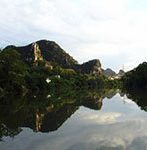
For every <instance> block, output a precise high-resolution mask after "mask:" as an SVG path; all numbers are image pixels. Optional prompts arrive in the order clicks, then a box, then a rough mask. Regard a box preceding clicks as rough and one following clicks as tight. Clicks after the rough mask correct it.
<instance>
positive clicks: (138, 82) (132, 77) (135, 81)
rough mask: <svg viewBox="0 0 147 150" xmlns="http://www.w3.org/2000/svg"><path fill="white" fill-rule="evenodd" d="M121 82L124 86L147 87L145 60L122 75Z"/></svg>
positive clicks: (146, 63)
mask: <svg viewBox="0 0 147 150" xmlns="http://www.w3.org/2000/svg"><path fill="white" fill-rule="evenodd" d="M122 83H123V86H124V87H125V88H147V62H144V63H142V64H140V65H139V66H138V67H137V68H135V69H133V70H131V71H129V72H127V73H126V74H125V75H124V76H123V77H122Z"/></svg>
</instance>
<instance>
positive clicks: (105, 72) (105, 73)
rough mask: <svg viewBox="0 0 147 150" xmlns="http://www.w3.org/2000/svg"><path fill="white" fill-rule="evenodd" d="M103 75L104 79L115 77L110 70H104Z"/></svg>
mask: <svg viewBox="0 0 147 150" xmlns="http://www.w3.org/2000/svg"><path fill="white" fill-rule="evenodd" d="M103 73H104V75H105V76H106V77H114V76H116V73H115V72H114V71H113V70H112V69H110V68H107V69H106V70H104V71H103Z"/></svg>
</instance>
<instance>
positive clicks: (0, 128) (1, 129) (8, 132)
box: [0, 124, 22, 140]
mask: <svg viewBox="0 0 147 150" xmlns="http://www.w3.org/2000/svg"><path fill="white" fill-rule="evenodd" d="M21 131H22V129H21V128H15V129H11V128H8V127H7V126H6V125H4V124H0V140H2V137H3V136H10V137H14V136H15V135H17V134H19V133H20V132H21Z"/></svg>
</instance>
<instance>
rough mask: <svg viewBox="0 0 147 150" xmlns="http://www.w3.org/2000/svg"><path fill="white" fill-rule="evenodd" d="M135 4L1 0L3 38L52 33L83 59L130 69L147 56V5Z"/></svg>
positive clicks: (21, 39)
mask: <svg viewBox="0 0 147 150" xmlns="http://www.w3.org/2000/svg"><path fill="white" fill-rule="evenodd" d="M135 3H139V2H137V1H135ZM136 5H137V4H136ZM133 6H134V3H133V2H132V1H131V0H128V1H127V0H111V1H110V0H103V1H101V0H91V1H90V2H89V1H88V0H74V1H72V0H62V1H60V0H42V1H39V0H36V1H34V0H26V1H25V2H24V1H20V0H13V1H12V0H0V10H1V12H2V13H0V41H1V42H0V44H1V46H5V45H7V44H17V45H23V44H28V43H29V42H33V41H35V40H39V39H44V38H46V39H49V40H55V41H56V42H57V43H59V44H60V45H61V46H62V47H63V48H64V49H66V50H67V52H69V53H70V54H71V55H73V56H74V57H75V58H76V59H78V61H79V62H83V61H88V59H92V58H96V57H97V58H100V59H101V61H102V63H103V66H104V67H112V68H113V69H115V70H118V66H121V65H122V64H125V65H126V68H129V69H130V68H132V67H134V66H136V65H137V64H138V63H141V62H142V61H144V60H146V56H147V51H146V49H147V44H146V39H147V20H146V18H147V10H146V9H141V7H140V8H137V9H136V8H134V9H132V7H133ZM123 57H125V58H123ZM134 63H135V64H134ZM129 65H131V66H129Z"/></svg>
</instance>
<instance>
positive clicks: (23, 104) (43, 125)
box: [0, 90, 114, 137]
mask: <svg viewBox="0 0 147 150" xmlns="http://www.w3.org/2000/svg"><path fill="white" fill-rule="evenodd" d="M107 93H109V95H114V91H109V90H104V91H72V92H69V93H66V94H65V93H64V94H62V93H53V94H51V96H49V97H48V93H39V94H35V93H31V94H28V95H25V96H18V97H17V96H12V95H9V96H5V97H3V98H2V99H1V101H0V125H1V126H0V137H2V136H12V135H17V134H18V133H19V132H21V129H20V127H29V128H31V129H33V130H34V131H41V132H49V131H55V130H57V129H58V128H59V127H60V126H61V125H62V124H63V123H64V122H65V121H66V120H67V119H68V118H69V117H70V116H71V115H72V114H73V113H74V112H75V111H76V110H77V109H78V108H79V106H81V105H82V106H85V107H88V108H90V109H95V110H100V109H101V107H102V102H103V98H104V97H106V95H107ZM111 93H113V94H111Z"/></svg>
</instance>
